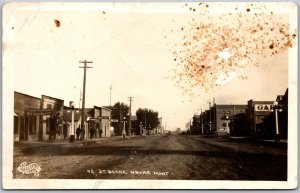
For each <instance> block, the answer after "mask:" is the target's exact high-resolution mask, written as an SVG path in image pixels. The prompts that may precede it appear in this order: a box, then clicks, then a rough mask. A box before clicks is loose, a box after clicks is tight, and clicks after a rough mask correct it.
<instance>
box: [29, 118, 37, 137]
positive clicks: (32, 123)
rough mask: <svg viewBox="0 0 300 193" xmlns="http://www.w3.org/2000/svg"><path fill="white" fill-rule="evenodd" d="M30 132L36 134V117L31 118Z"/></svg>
mask: <svg viewBox="0 0 300 193" xmlns="http://www.w3.org/2000/svg"><path fill="white" fill-rule="evenodd" d="M29 134H36V117H30V118H29Z"/></svg>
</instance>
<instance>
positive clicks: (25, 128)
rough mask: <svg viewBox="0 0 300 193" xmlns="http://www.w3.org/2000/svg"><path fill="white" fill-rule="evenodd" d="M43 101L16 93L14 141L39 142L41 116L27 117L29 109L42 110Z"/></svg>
mask: <svg viewBox="0 0 300 193" xmlns="http://www.w3.org/2000/svg"><path fill="white" fill-rule="evenodd" d="M40 105H41V99H40V98H37V97H33V96H30V95H26V94H23V93H19V92H14V141H27V140H36V141H37V140H38V139H39V131H40V127H41V122H40V116H38V115H27V113H26V111H27V110H29V109H40Z"/></svg>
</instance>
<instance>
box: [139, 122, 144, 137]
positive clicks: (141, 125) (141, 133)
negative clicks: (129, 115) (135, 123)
mask: <svg viewBox="0 0 300 193" xmlns="http://www.w3.org/2000/svg"><path fill="white" fill-rule="evenodd" d="M139 126H140V135H141V136H142V135H143V124H142V122H140V125H139Z"/></svg>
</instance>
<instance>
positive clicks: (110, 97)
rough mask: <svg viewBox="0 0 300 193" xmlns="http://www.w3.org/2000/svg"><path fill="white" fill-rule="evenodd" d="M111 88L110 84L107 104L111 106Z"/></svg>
mask: <svg viewBox="0 0 300 193" xmlns="http://www.w3.org/2000/svg"><path fill="white" fill-rule="evenodd" d="M111 89H112V85H110V87H109V106H110V107H111Z"/></svg>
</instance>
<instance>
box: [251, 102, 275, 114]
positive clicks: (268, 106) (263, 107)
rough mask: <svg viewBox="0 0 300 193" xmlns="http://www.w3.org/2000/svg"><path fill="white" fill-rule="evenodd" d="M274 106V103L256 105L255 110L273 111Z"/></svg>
mask: <svg viewBox="0 0 300 193" xmlns="http://www.w3.org/2000/svg"><path fill="white" fill-rule="evenodd" d="M273 106H274V105H272V104H259V105H254V110H255V111H266V112H271V111H273Z"/></svg>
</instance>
